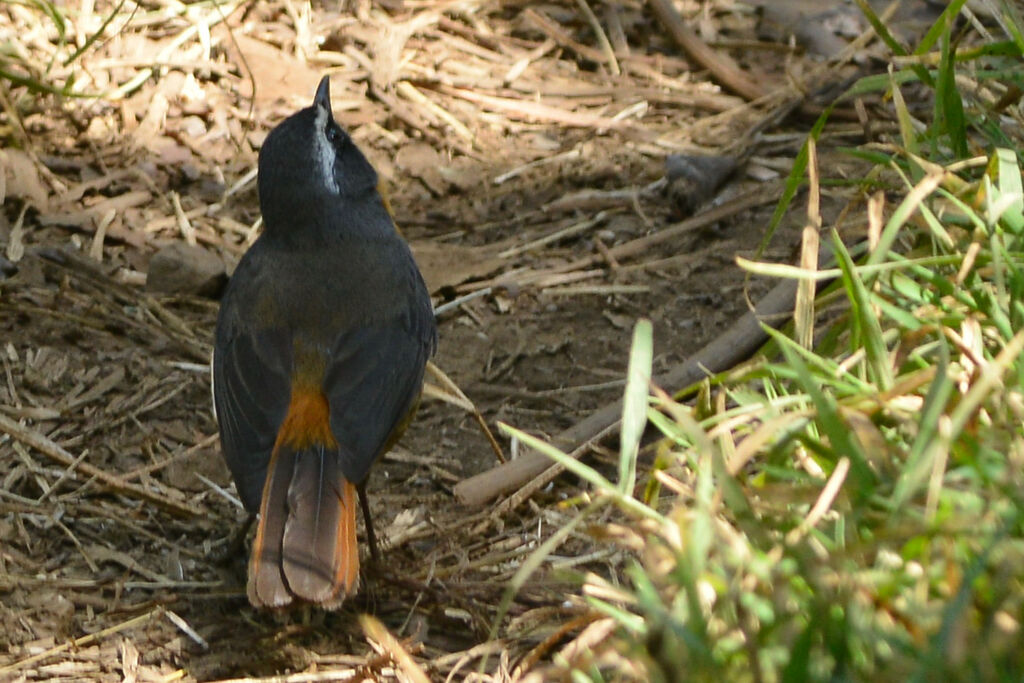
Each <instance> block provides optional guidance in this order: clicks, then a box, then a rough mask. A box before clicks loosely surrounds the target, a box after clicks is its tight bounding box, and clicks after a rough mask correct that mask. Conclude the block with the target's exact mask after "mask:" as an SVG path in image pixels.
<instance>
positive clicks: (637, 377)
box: [619, 320, 654, 496]
mask: <svg viewBox="0 0 1024 683" xmlns="http://www.w3.org/2000/svg"><path fill="white" fill-rule="evenodd" d="M653 337H654V334H653V331H652V327H651V321H650V320H638V321H637V323H636V326H635V327H634V328H633V346H632V348H631V350H630V354H629V368H628V370H627V373H626V389H625V393H624V395H623V399H622V429H621V432H620V437H619V490H620V491H621V492H622V493H623V495H627V496H632V495H633V489H634V488H635V487H636V459H637V454H638V453H639V452H640V439H641V437H642V436H643V434H644V428H645V427H647V396H648V395H649V394H650V385H651V368H652V365H653V362H654V341H653Z"/></svg>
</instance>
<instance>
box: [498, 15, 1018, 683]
mask: <svg viewBox="0 0 1024 683" xmlns="http://www.w3.org/2000/svg"><path fill="white" fill-rule="evenodd" d="M859 4H861V5H862V7H864V9H865V11H866V12H868V13H869V19H871V21H872V23H874V24H876V26H877V28H878V29H879V30H880V32H882V39H883V41H884V42H885V43H886V44H887V45H888V46H889V48H890V49H891V50H892V52H893V53H894V54H895V55H917V56H918V57H920V62H919V63H916V64H914V65H913V66H911V67H907V68H905V69H893V70H891V71H890V73H889V74H887V75H883V76H872V77H868V78H865V79H862V80H861V81H860V82H858V83H856V84H855V85H854V86H853V87H852V88H851V89H850V91H849V92H848V93H847V94H846V96H845V99H849V98H852V97H858V96H864V95H868V94H871V93H878V92H881V93H883V95H884V96H885V98H886V100H887V101H888V102H889V104H890V106H891V107H892V112H893V117H894V120H895V121H896V122H897V123H898V127H897V130H898V134H897V135H898V137H897V139H895V140H893V141H891V143H889V144H884V145H879V144H872V145H870V146H865V147H864V148H862V149H858V150H850V153H851V154H853V155H855V156H858V158H861V159H863V160H866V161H869V162H870V163H871V164H872V165H873V167H872V168H870V169H869V171H868V172H867V173H866V174H865V178H864V181H863V183H864V185H863V187H864V197H865V198H867V197H869V196H871V194H872V193H873V192H875V191H876V188H877V187H878V186H879V183H881V186H884V187H887V188H889V192H888V195H887V206H886V209H885V211H884V213H882V214H878V215H880V216H882V217H883V218H882V219H881V220H878V219H876V220H875V222H874V225H873V226H872V227H873V229H872V230H871V231H869V232H870V234H871V235H872V237H871V238H870V239H869V240H868V241H867V243H866V244H858V245H844V244H843V242H842V241H841V240H840V239H839V237H838V235H837V234H836V233H835V232H834V231H829V232H828V234H824V235H822V241H823V242H828V243H831V245H832V246H833V253H834V257H835V265H834V267H832V268H830V269H828V270H822V271H801V270H800V269H798V268H793V267H788V266H777V265H770V264H756V263H749V262H747V263H746V265H747V266H748V267H749V268H750V269H751V270H752V271H755V272H759V273H762V274H773V275H775V276H780V277H801V278H808V279H813V280H831V281H832V284H831V285H830V286H829V287H828V288H827V289H826V290H825V291H823V292H822V291H820V290H819V305H824V304H825V302H828V304H827V305H828V306H829V307H830V311H831V312H832V315H830V317H829V321H830V322H829V323H828V325H827V326H824V327H822V328H821V329H818V330H815V334H814V335H809V334H806V333H807V332H809V330H802V331H796V330H788V331H783V332H775V331H772V330H769V333H770V334H771V337H772V341H771V343H770V344H769V345H768V346H767V347H766V349H765V353H764V354H763V355H762V356H760V357H759V359H758V360H756V361H755V362H752V363H750V364H748V365H747V366H745V369H744V371H743V372H742V373H732V374H730V375H728V376H727V377H726V378H724V379H719V380H717V381H716V382H715V383H713V384H712V385H710V386H707V387H706V388H705V389H706V391H705V393H704V396H703V400H698V402H697V407H696V408H693V407H690V406H687V405H685V404H682V403H679V402H677V401H676V400H674V399H673V398H672V397H670V396H667V395H666V394H664V393H663V392H660V391H658V390H656V389H655V390H654V391H652V392H651V394H650V395H649V396H648V401H647V404H646V405H645V404H644V402H643V401H641V400H638V396H639V395H640V394H641V393H642V392H643V387H645V386H646V385H647V381H648V379H647V378H649V377H650V348H651V338H650V337H651V328H650V325H649V324H647V323H641V324H640V325H638V327H637V330H636V335H635V338H634V347H633V354H632V358H631V361H630V369H629V377H628V384H627V390H626V401H625V409H624V415H623V425H624V428H623V443H622V447H621V452H620V465H619V474H618V481H610V480H608V479H606V478H605V477H604V476H602V475H601V474H599V473H598V472H596V471H595V470H593V469H591V468H589V467H587V466H586V465H583V464H580V463H578V462H575V461H572V460H569V459H568V458H567V457H566V456H565V455H564V454H562V453H560V452H559V451H557V450H556V449H554V448H553V447H551V446H550V445H546V444H543V443H540V442H538V441H537V440H536V439H531V438H530V437H528V436H527V435H525V434H523V433H521V432H517V431H515V430H512V429H511V428H507V431H509V432H512V433H514V434H515V435H516V436H517V437H518V438H520V439H522V440H523V441H524V442H525V443H527V445H530V446H532V447H535V448H538V449H540V450H541V451H543V452H545V453H548V454H549V455H550V456H551V457H552V458H554V459H555V460H557V461H561V462H564V464H565V465H566V467H567V469H569V470H570V471H571V472H573V473H574V474H576V475H578V476H579V477H580V478H581V479H582V480H583V481H584V482H586V484H588V485H589V486H591V487H592V488H593V495H592V497H591V499H592V500H594V501H604V502H608V503H613V504H615V505H617V506H618V508H619V509H620V511H621V513H620V518H621V519H625V520H626V524H627V525H628V528H629V529H630V530H631V533H630V534H628V537H629V542H628V543H624V548H625V550H626V553H627V555H628V557H629V559H628V560H627V569H626V572H625V576H623V577H621V582H618V583H615V582H613V581H610V580H609V579H606V578H602V577H598V576H596V575H588V576H586V577H585V578H584V579H582V580H581V594H582V596H583V598H584V599H585V600H586V602H587V603H588V604H589V605H590V606H591V607H592V608H593V609H594V610H595V611H596V612H597V613H598V614H600V615H602V616H603V617H605V618H607V619H610V620H612V621H611V623H612V624H613V625H614V629H612V630H611V632H610V633H611V635H609V636H608V637H607V638H604V639H601V640H600V641H599V642H590V643H589V645H588V647H586V648H583V649H581V650H578V651H576V652H575V654H574V655H573V656H572V658H571V660H567V659H565V658H564V657H563V658H561V659H557V658H556V661H557V663H558V664H559V665H560V666H562V667H564V668H565V670H566V671H567V672H568V673H569V675H570V676H571V677H572V679H573V680H576V681H590V680H593V681H602V680H621V679H635V680H652V681H677V680H694V681H699V680H714V681H745V680H753V681H807V680H870V679H876V680H912V681H933V680H963V681H977V680H1007V681H1009V680H1013V681H1019V680H1021V679H1022V676H1024V648H1021V647H1020V645H1021V643H1024V626H1022V620H1024V514H1022V509H1024V428H1022V422H1024V390H1022V386H1024V382H1022V380H1024V360H1022V358H1021V350H1022V348H1024V324H1022V323H1024V245H1022V238H1024V196H1022V189H1021V188H1022V181H1021V159H1022V157H1021V151H1022V144H1021V142H1022V141H1021V139H1020V127H1019V124H1020V122H1021V120H1022V118H1024V117H1022V115H1021V108H1020V102H1019V98H1018V100H1017V101H1016V102H1011V103H1010V104H1009V105H1008V106H1005V105H1001V106H1003V107H1004V108H1003V109H1002V110H1001V111H999V110H996V109H995V108H994V107H993V100H992V99H986V98H984V97H981V96H975V95H974V94H973V93H972V94H971V96H968V95H967V94H965V92H964V90H963V83H966V82H974V83H976V84H979V85H980V86H985V87H987V86H992V88H991V90H992V91H993V92H1006V91H1007V90H1010V89H1012V88H1021V86H1022V83H1021V81H1022V79H1024V69H1021V68H1020V63H1021V57H1022V55H1024V39H1022V37H1021V36H1022V35H1024V25H1022V23H1021V17H1020V14H1019V12H1018V11H1017V10H1016V8H1015V7H1014V6H1013V5H1012V4H1011V3H1009V2H1004V3H1001V4H999V5H998V7H999V8H1000V9H1001V12H1002V13H1001V15H1000V16H999V17H998V21H999V23H998V26H997V27H995V28H992V27H990V30H991V31H992V32H993V35H995V34H996V32H1001V34H1002V37H993V38H991V39H990V40H988V41H987V42H983V44H981V45H975V44H972V45H970V46H969V47H965V46H964V43H966V42H970V41H968V40H967V38H968V37H969V36H968V35H966V32H965V30H964V29H962V28H954V23H953V19H954V18H955V17H956V14H957V12H959V11H960V9H961V7H962V6H963V4H964V3H963V2H953V3H950V5H949V7H948V9H947V11H946V12H945V13H944V14H943V15H942V17H941V18H940V19H939V21H938V22H937V23H936V25H935V26H934V27H933V28H932V30H931V31H929V32H928V33H927V34H926V36H925V37H924V38H923V39H922V41H921V43H920V44H919V45H916V46H904V45H900V44H899V43H898V42H897V41H896V39H895V38H893V37H892V36H891V35H889V34H888V33H887V32H885V29H884V24H883V23H882V22H881V21H879V20H878V19H877V17H875V16H874V15H873V14H870V10H869V9H868V8H867V6H866V3H860V2H859ZM974 42H975V43H976V42H978V41H977V40H975V41H974ZM930 53H931V54H930ZM903 63H905V62H903ZM1013 65H1016V66H1013ZM958 78H959V79H960V80H958ZM911 82H914V83H917V84H918V85H919V86H925V87H926V88H928V91H929V92H931V93H932V95H933V97H932V99H933V107H932V111H931V116H930V118H929V119H928V120H926V121H919V120H915V119H914V118H913V117H912V115H911V113H910V111H909V110H908V108H907V106H906V104H905V97H904V94H903V93H902V90H901V89H903V88H906V87H907V86H908V84H909V83H911ZM918 96H919V94H918ZM1010 114H1013V115H1014V116H1015V117H1016V119H1015V120H1016V124H1015V125H1016V127H1015V126H1005V125H1003V122H1005V121H1006V120H1007V119H1006V118H1004V117H1007V116H1009V115H1010ZM827 125H828V112H826V114H825V115H824V116H823V117H822V118H821V119H820V120H819V122H818V123H817V125H815V126H814V129H813V130H812V132H811V135H810V137H811V139H817V136H818V135H819V134H820V133H821V132H822V131H823V130H825V129H826V128H827ZM1009 131H1015V132H1013V133H1011V132H1009ZM813 153H814V145H808V146H805V147H804V150H803V151H802V152H801V154H800V156H799V157H798V158H797V160H796V163H795V165H794V170H793V174H792V175H791V176H790V182H789V184H788V186H787V191H786V193H785V196H784V198H783V200H782V201H781V202H780V205H779V210H778V212H777V213H776V216H777V218H781V216H782V215H783V214H784V212H785V211H786V210H787V209H790V208H791V207H790V206H789V205H790V203H791V202H792V201H793V200H794V198H795V197H797V196H798V194H797V189H798V188H799V187H800V185H802V184H805V183H807V182H811V183H812V184H813V182H814V178H813V177H812V178H811V179H810V180H808V179H807V177H806V176H807V170H808V167H809V165H810V164H809V162H810V161H811V155H812V154H813ZM826 181H827V179H825V178H823V179H821V182H822V184H824V183H825V182H826ZM881 199H882V196H881V195H879V196H878V197H877V199H876V200H875V201H879V200H881ZM865 203H866V202H865ZM869 222H870V221H869ZM770 233H771V231H769V237H767V238H766V240H767V239H770ZM840 304H842V305H841V306H840ZM837 309H838V310H840V311H841V314H840V315H837V314H836V311H837ZM819 324H821V323H819ZM798 332H803V333H804V334H799V333H798ZM810 338H817V339H818V342H817V344H816V345H815V346H814V347H813V348H806V347H804V346H801V345H800V344H799V343H797V341H795V340H797V339H810ZM645 423H649V424H650V425H652V426H653V427H655V428H656V429H657V430H659V431H660V433H661V434H662V440H661V442H660V443H659V444H657V447H656V448H655V449H653V450H655V451H656V453H657V461H656V464H655V466H654V468H653V469H651V470H650V473H649V476H648V477H647V480H646V481H644V480H643V479H641V480H640V481H639V482H637V484H638V485H634V482H635V481H636V476H637V474H636V473H637V469H636V457H637V448H636V447H637V444H638V438H639V437H638V434H639V430H640V428H641V427H642V425H643V424H645ZM591 505H592V506H593V505H594V503H591ZM588 514H591V509H587V510H584V511H583V512H582V513H581V516H583V517H585V516H586V515H588ZM576 524H578V520H577V522H574V526H575V525H576ZM622 536H623V532H622V530H621V529H619V531H618V532H617V535H611V534H610V535H609V537H619V538H621V537H622ZM541 552H543V549H542V551H541ZM536 566H537V563H536V562H534V563H532V564H531V566H530V567H529V568H528V569H526V571H532V570H533V569H534V568H535V567H536Z"/></svg>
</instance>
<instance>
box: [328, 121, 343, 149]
mask: <svg viewBox="0 0 1024 683" xmlns="http://www.w3.org/2000/svg"><path fill="white" fill-rule="evenodd" d="M327 139H328V140H330V142H331V144H332V145H336V144H338V143H339V142H340V141H341V135H340V131H339V130H338V128H337V126H331V125H328V126H327Z"/></svg>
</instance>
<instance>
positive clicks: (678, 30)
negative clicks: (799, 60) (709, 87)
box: [651, 0, 767, 100]
mask: <svg viewBox="0 0 1024 683" xmlns="http://www.w3.org/2000/svg"><path fill="white" fill-rule="evenodd" d="M651 9H653V10H654V13H655V14H656V15H657V16H658V19H659V20H660V21H661V23H662V24H664V25H665V28H666V29H668V32H669V33H671V34H672V38H674V39H675V41H676V42H677V43H679V46H680V47H681V48H683V51H684V52H686V54H687V55H688V56H689V57H690V58H691V59H693V61H695V62H697V63H698V64H699V65H700V66H702V67H704V68H705V69H707V70H708V71H710V72H711V75H712V76H713V77H714V79H715V80H716V81H717V82H718V83H719V84H721V86H722V87H723V88H725V89H726V90H729V91H731V92H734V93H736V94H737V95H739V96H740V97H742V98H744V99H746V100H756V99H758V98H760V97H762V96H764V95H765V94H767V93H766V92H765V90H764V89H763V88H762V87H761V86H760V85H758V84H757V83H756V82H754V81H753V80H751V78H750V77H749V76H747V74H746V73H744V72H743V71H741V70H740V68H739V67H738V66H736V64H735V62H733V60H732V59H731V58H730V57H729V56H728V55H726V54H723V53H720V52H716V51H715V50H712V49H711V48H710V47H708V46H707V44H706V43H705V42H704V41H702V40H701V39H700V38H699V37H698V36H697V34H696V33H694V32H693V30H691V29H690V27H689V26H687V25H686V24H685V23H684V22H683V18H682V17H681V16H679V12H677V11H676V8H675V7H673V6H672V3H671V2H669V0H651Z"/></svg>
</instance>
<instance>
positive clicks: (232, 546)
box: [210, 514, 256, 566]
mask: <svg viewBox="0 0 1024 683" xmlns="http://www.w3.org/2000/svg"><path fill="white" fill-rule="evenodd" d="M255 521H256V515H254V514H249V515H246V518H245V521H244V522H242V525H241V526H240V527H238V529H236V530H235V533H233V534H231V537H230V539H229V540H228V544H227V545H226V546H224V549H223V550H221V551H219V552H214V553H211V557H210V559H211V560H212V561H213V563H214V564H219V565H222V566H223V565H226V564H230V563H231V561H232V560H234V559H235V558H236V557H238V555H240V554H242V547H243V546H244V545H245V537H246V536H248V535H249V529H251V528H252V523H253V522H255Z"/></svg>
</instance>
